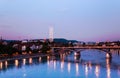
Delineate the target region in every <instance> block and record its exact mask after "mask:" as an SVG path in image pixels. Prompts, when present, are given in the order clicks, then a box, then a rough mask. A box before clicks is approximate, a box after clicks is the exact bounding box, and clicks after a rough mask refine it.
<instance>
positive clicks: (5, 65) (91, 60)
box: [0, 50, 120, 78]
mask: <svg viewBox="0 0 120 78" xmlns="http://www.w3.org/2000/svg"><path fill="white" fill-rule="evenodd" d="M112 54H113V58H112V59H110V58H108V57H106V56H108V55H107V54H106V53H101V52H99V51H96V50H87V51H84V52H81V57H80V56H74V54H73V53H71V54H69V55H65V54H61V55H60V56H44V57H36V58H23V59H21V60H18V59H16V60H13V61H12V60H11V61H3V62H0V78H10V77H11V78H33V77H34V78H40V77H44V78H56V77H57V78H66V77H67V78H78V77H80V78H114V77H115V78H119V77H120V61H119V60H118V59H120V56H119V55H118V54H119V53H117V52H114V51H113V50H112ZM16 67H17V68H18V69H15V68H16Z"/></svg>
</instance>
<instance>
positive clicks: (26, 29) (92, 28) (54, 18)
mask: <svg viewBox="0 0 120 78" xmlns="http://www.w3.org/2000/svg"><path fill="white" fill-rule="evenodd" d="M49 27H53V28H54V37H55V38H66V39H76V40H79V41H106V40H109V41H111V40H120V0H0V36H2V37H3V38H4V39H31V38H48V37H49V35H48V34H49Z"/></svg>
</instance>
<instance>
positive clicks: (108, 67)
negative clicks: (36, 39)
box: [106, 58, 111, 78]
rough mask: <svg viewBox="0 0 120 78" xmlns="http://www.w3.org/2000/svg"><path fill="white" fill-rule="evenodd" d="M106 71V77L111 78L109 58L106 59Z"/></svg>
mask: <svg viewBox="0 0 120 78" xmlns="http://www.w3.org/2000/svg"><path fill="white" fill-rule="evenodd" d="M106 68H107V70H106V72H107V78H111V77H110V74H111V69H110V58H107V59H106Z"/></svg>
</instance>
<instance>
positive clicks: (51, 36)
mask: <svg viewBox="0 0 120 78" xmlns="http://www.w3.org/2000/svg"><path fill="white" fill-rule="evenodd" d="M53 34H54V32H53V27H49V41H50V42H53V39H54V35H53Z"/></svg>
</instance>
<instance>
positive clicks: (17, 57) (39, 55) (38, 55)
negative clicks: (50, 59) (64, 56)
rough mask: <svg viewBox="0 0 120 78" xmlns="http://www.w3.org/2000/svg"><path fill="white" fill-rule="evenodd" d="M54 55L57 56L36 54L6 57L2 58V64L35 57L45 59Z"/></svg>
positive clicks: (0, 59)
mask: <svg viewBox="0 0 120 78" xmlns="http://www.w3.org/2000/svg"><path fill="white" fill-rule="evenodd" d="M52 55H57V54H55V53H53V54H44V53H35V54H24V55H23V54H21V55H16V56H4V57H2V58H0V62H3V61H10V60H15V59H17V60H19V59H23V58H34V57H45V56H52Z"/></svg>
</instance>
